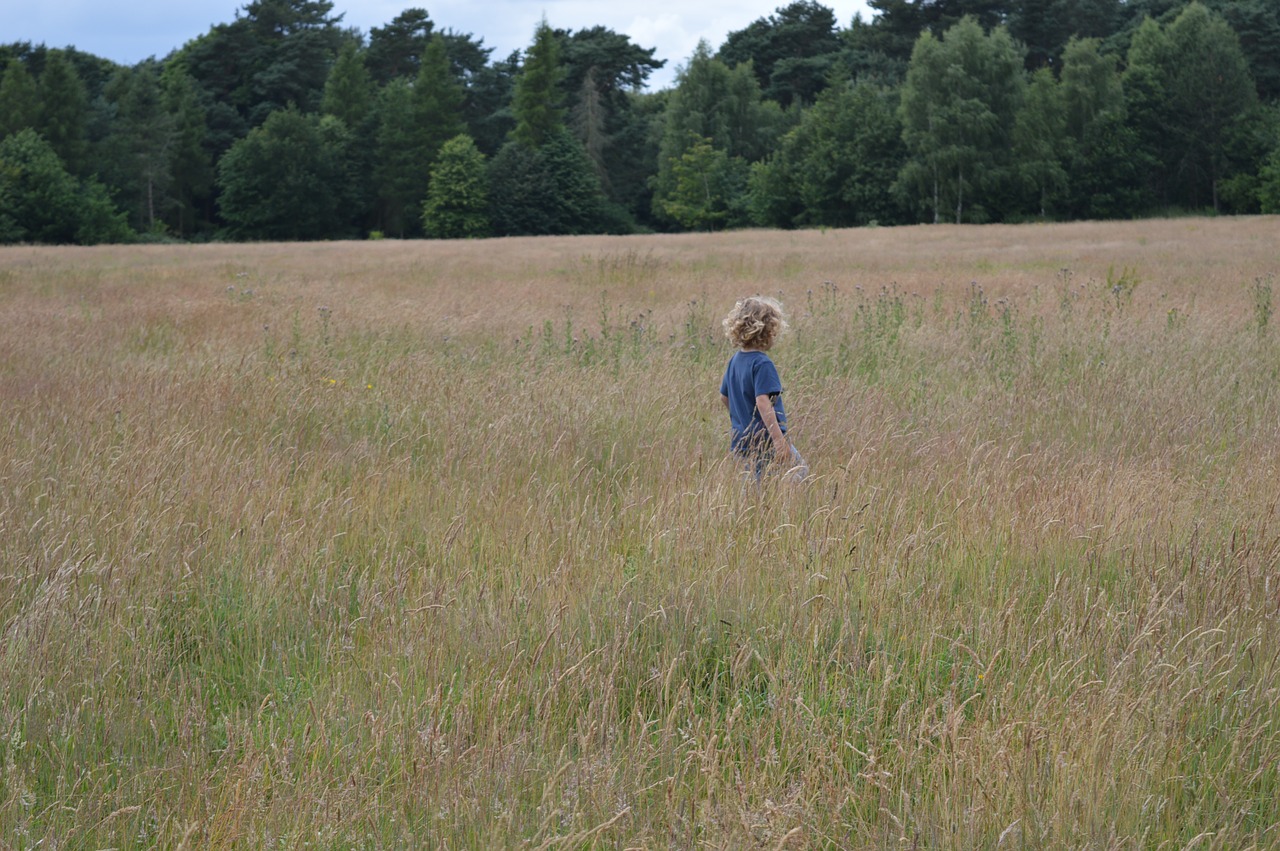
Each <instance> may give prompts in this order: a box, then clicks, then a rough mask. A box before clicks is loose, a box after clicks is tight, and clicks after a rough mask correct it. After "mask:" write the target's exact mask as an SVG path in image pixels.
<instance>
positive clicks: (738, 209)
mask: <svg viewBox="0 0 1280 851" xmlns="http://www.w3.org/2000/svg"><path fill="white" fill-rule="evenodd" d="M869 5H870V8H871V10H872V11H873V12H874V13H875V16H874V17H872V18H870V19H868V20H863V19H862V18H861V17H855V18H854V19H853V20H852V21H849V22H847V26H846V27H844V28H843V29H842V28H841V27H840V24H841V22H838V21H837V20H836V18H835V15H834V13H833V12H832V10H831V9H830V8H828V7H827V6H825V5H823V4H822V3H821V2H819V1H818V0H795V1H794V2H789V3H787V4H786V5H781V6H779V7H778V8H777V9H776V10H775V12H774V14H772V15H769V16H766V17H761V18H759V19H757V20H755V21H752V22H750V23H748V24H747V25H746V26H745V27H743V28H742V29H739V30H736V31H733V32H731V33H730V34H729V36H728V37H727V38H726V39H725V42H724V43H723V44H722V45H721V46H720V47H719V48H718V49H716V50H713V49H712V47H711V46H710V45H707V44H705V43H704V44H701V45H699V47H698V48H697V50H696V51H695V52H694V53H693V55H692V56H690V57H688V59H687V62H686V63H685V64H684V66H683V67H682V68H681V69H680V71H679V73H678V75H677V79H676V84H675V85H674V87H672V88H669V89H666V90H662V91H658V92H652V93H650V92H644V91H642V90H641V89H642V87H643V86H644V85H645V84H646V83H647V81H648V80H649V78H650V75H651V74H652V73H653V72H654V71H655V70H656V69H658V68H660V67H662V65H663V64H664V63H663V61H662V60H658V59H656V58H655V57H654V50H653V49H651V48H644V47H641V46H639V45H637V44H635V43H633V42H632V41H631V40H630V38H629V37H628V36H627V35H625V34H622V33H619V32H615V31H613V30H611V29H608V28H607V27H602V26H595V27H586V28H583V29H581V30H577V31H572V30H568V31H567V30H554V29H552V28H551V27H550V26H549V25H548V24H547V22H546V21H543V22H542V24H541V25H540V26H539V27H538V29H537V31H536V32H535V35H534V39H533V43H532V44H531V45H530V47H529V49H528V51H527V54H526V55H524V56H522V55H521V54H520V53H519V52H516V53H513V54H511V55H510V56H508V57H506V58H505V59H501V60H497V61H490V56H489V54H490V52H491V51H490V49H489V48H486V47H484V44H483V40H481V39H479V38H476V37H474V36H472V35H470V34H465V33H457V32H453V31H450V30H442V29H439V28H437V27H436V25H435V24H434V23H433V21H432V20H431V17H430V16H429V15H428V13H427V11H426V10H425V9H422V8H407V9H405V10H404V11H403V12H401V13H400V14H399V15H397V16H396V17H395V18H394V19H392V20H391V21H390V22H389V23H388V24H387V25H385V26H382V27H374V28H373V29H372V30H371V31H370V32H369V34H368V41H367V47H366V46H365V45H366V42H365V39H364V38H363V37H362V35H361V33H360V32H359V31H357V30H354V29H343V28H342V27H341V15H336V14H334V12H333V2H331V0H247V2H246V5H245V6H244V8H243V9H242V10H241V12H240V13H239V14H238V15H237V16H236V18H235V19H234V20H233V21H230V22H228V23H224V24H218V25H215V26H213V27H211V28H210V30H209V31H208V32H207V33H205V34H204V35H202V36H200V37H198V38H196V39H194V40H192V41H191V42H189V43H188V44H186V45H185V46H183V47H182V48H181V49H180V50H178V51H177V52H175V53H173V54H171V55H170V56H168V57H167V58H166V59H165V60H163V61H162V62H156V61H155V60H149V61H147V62H144V63H141V64H139V65H138V66H135V67H132V68H121V67H119V66H116V65H115V64H114V63H111V62H109V61H107V60H103V59H100V58H98V57H95V56H92V55H90V54H86V53H82V52H80V51H76V50H74V49H72V48H67V49H61V50H59V49H50V48H48V47H46V46H44V45H32V44H31V43H28V42H14V43H11V44H0V139H3V138H5V137H6V136H13V135H15V134H16V133H17V132H18V131H20V130H22V129H24V128H26V127H31V128H32V129H34V130H35V131H36V132H37V133H38V134H39V135H40V136H41V137H43V139H44V141H45V142H47V143H48V145H50V146H51V147H52V149H53V151H54V153H55V159H56V160H57V161H58V163H59V164H60V166H61V168H62V169H63V170H64V171H65V172H67V173H68V174H69V175H70V176H71V177H72V178H73V185H74V188H75V191H76V192H77V193H79V197H81V199H82V201H83V202H84V203H86V204H88V205H89V207H91V208H93V209H95V210H99V211H105V212H104V214H103V215H102V216H99V217H98V220H99V221H100V222H101V223H102V228H101V232H102V233H107V234H110V233H111V232H112V227H113V225H112V222H113V221H115V219H113V218H112V217H113V216H114V217H118V214H117V213H116V212H115V210H114V208H113V207H112V206H111V205H110V204H106V205H103V204H99V203H98V202H99V201H100V200H102V199H103V198H105V195H104V194H103V193H105V192H109V194H110V196H111V198H112V199H113V200H114V202H115V203H118V204H120V205H121V206H122V207H124V208H125V209H126V210H127V211H128V214H129V219H130V221H131V222H132V223H133V225H134V226H135V227H136V228H137V229H138V230H141V231H144V232H148V233H149V234H151V235H153V236H158V237H163V238H170V237H174V236H176V237H180V238H192V237H195V238H202V237H209V236H213V235H215V234H217V233H218V232H219V229H220V228H221V229H222V233H224V234H225V235H241V236H253V237H254V238H286V236H285V235H286V233H291V232H292V231H290V230H289V229H288V228H287V227H285V226H284V225H283V224H282V223H281V221H280V220H279V218H278V217H276V218H273V216H276V213H277V212H278V210H277V209H276V208H278V207H281V206H283V205H284V201H283V199H282V198H281V197H279V196H278V194H277V193H276V192H275V190H274V189H271V191H266V192H265V194H264V195H263V196H262V197H257V198H254V197H252V196H247V195H244V194H242V195H241V196H239V197H238V198H237V197H235V196H234V193H235V192H236V191H237V188H243V187H246V186H256V187H258V188H259V189H261V188H262V187H264V186H269V185H270V183H271V181H270V180H268V179H267V178H266V177H263V176H262V175H259V176H260V177H262V179H260V180H259V179H253V180H250V179H241V178H245V170H244V168H243V167H242V166H244V164H245V163H246V162H250V161H252V158H251V157H249V156H248V155H247V154H246V153H245V151H247V150H252V149H253V147H254V146H259V147H261V146H263V145H264V144H265V143H266V141H268V140H267V139H266V137H263V136H261V135H260V136H258V137H255V141H254V144H253V145H250V146H247V147H242V149H241V151H240V153H238V154H237V157H233V158H232V159H231V160H230V162H229V164H228V163H222V162H221V161H222V160H223V159H224V158H225V155H226V154H227V152H228V151H229V150H230V149H231V148H232V146H233V145H237V144H238V143H240V142H243V141H245V140H246V139H247V138H248V136H249V133H250V129H251V128H253V127H255V126H258V125H260V124H262V123H263V122H264V121H265V119H266V118H267V116H270V115H274V114H277V113H280V112H286V111H292V113H293V114H294V117H295V118H299V117H301V118H306V119H307V121H306V122H304V123H305V124H306V125H307V127H309V128H310V129H309V130H308V131H307V132H301V131H300V130H299V131H298V132H297V133H294V134H293V135H291V136H290V137H289V138H290V139H292V140H294V141H296V142H297V143H298V144H301V145H302V149H301V152H300V155H299V156H298V157H293V156H291V155H290V154H289V153H288V151H287V150H286V149H287V145H285V143H284V141H283V140H275V142H274V144H275V145H276V147H275V148H274V150H275V152H276V156H277V157H278V161H279V162H285V163H289V164H291V165H298V168H297V169H295V170H294V171H296V172H297V174H293V175H292V176H290V178H289V179H291V180H295V179H296V181H297V185H298V186H300V187H302V189H301V190H300V191H302V192H303V194H306V193H312V194H313V195H314V196H315V197H318V198H319V199H320V203H319V205H318V206H316V207H314V208H309V209H308V210H306V211H304V214H303V215H302V216H301V218H300V219H299V222H300V223H301V224H299V226H298V227H299V228H301V231H305V233H306V235H307V238H319V237H322V236H343V235H349V234H353V233H359V232H363V231H367V230H372V229H377V230H381V231H383V232H385V233H388V234H391V235H395V236H420V235H422V234H423V233H424V229H423V228H424V222H425V221H426V219H425V218H424V213H425V210H426V209H427V206H426V204H425V203H424V202H426V201H427V199H428V196H429V194H430V192H431V190H430V187H431V181H432V173H431V169H432V167H433V165H434V164H435V163H436V162H437V161H440V162H442V163H443V162H444V160H440V159H439V154H440V153H441V151H442V150H443V147H442V146H443V145H444V144H445V142H446V141H448V140H450V139H452V138H456V137H457V136H458V135H462V134H465V135H468V136H469V137H470V138H471V140H472V141H473V143H474V146H475V148H476V149H477V154H479V155H482V156H483V157H487V160H485V159H482V160H481V162H482V163H486V164H485V165H483V166H482V167H483V170H484V172H485V174H486V175H487V177H489V178H491V179H493V180H494V186H493V187H492V188H493V190H494V191H493V193H492V194H491V195H490V196H489V197H490V201H489V206H490V212H491V213H492V215H493V226H494V229H495V230H496V232H499V233H582V232H599V231H610V232H613V231H616V232H630V231H632V230H634V229H636V228H637V227H642V228H643V227H659V228H670V229H683V228H697V229H702V228H716V227H733V226H737V225H741V224H745V223H746V222H747V213H748V211H750V218H751V220H752V221H754V222H756V223H759V224H767V225H772V226H777V227H813V226H823V227H827V226H830V227H842V226H850V225H859V224H867V223H871V222H879V223H890V222H899V221H912V220H919V219H921V218H923V219H935V220H939V221H940V220H944V219H946V220H950V221H968V222H982V221H992V220H1019V219H1022V218H1025V217H1027V216H1032V215H1036V216H1046V217H1055V218H1058V217H1122V216H1136V215H1143V214H1146V213H1149V212H1150V211H1152V210H1154V209H1165V208H1175V209H1176V208H1182V209H1197V208H1208V207H1212V208H1214V209H1216V210H1218V211H1220V212H1226V213H1250V212H1258V211H1260V210H1262V209H1264V208H1267V209H1271V208H1272V206H1274V197H1275V189H1274V186H1273V182H1274V173H1275V168H1274V163H1275V159H1274V157H1275V155H1274V153H1273V152H1274V151H1275V149H1276V148H1277V146H1280V110H1277V109H1276V108H1275V107H1274V106H1273V104H1274V103H1275V100H1276V98H1277V97H1280V3H1276V2H1274V0H870V3H869ZM1002 26H1007V27H1008V31H1007V32H1006V31H1005V30H1004V29H1002V28H1001V27H1002ZM922 34H927V35H926V38H921V36H922ZM929 39H932V40H931V41H929ZM1024 47H1025V49H1023V48H1024ZM913 56H914V57H915V59H914V60H913V59H912V57H913ZM1020 63H1024V64H1023V66H1022V67H1025V68H1027V69H1032V70H1036V69H1042V68H1048V69H1052V73H1051V74H1050V73H1048V72H1046V73H1041V74H1037V75H1034V76H1032V75H1026V74H1024V73H1022V72H1021V70H1020V68H1019V64H1020ZM1120 67H1123V68H1124V71H1123V74H1121V72H1120V71H1119V68H1120ZM909 69H910V71H911V73H910V75H908V70H909ZM783 105H785V106H786V109H785V110H784V109H783ZM318 112H323V113H325V114H326V115H328V116H332V118H331V119H330V120H328V121H326V122H321V121H320V120H319V119H318V118H316V114H317V113H318ZM295 129H297V128H295ZM274 130H275V131H277V132H279V131H281V130H282V126H276V127H274ZM268 135H270V134H268ZM321 138H322V139H323V140H324V141H323V144H320V143H318V142H317V141H316V140H317V139H321ZM513 140H515V141H516V142H517V143H518V144H519V145H522V146H523V150H517V149H516V148H511V147H508V146H506V143H507V142H510V141H513ZM36 160H38V161H42V160H41V158H40V157H36ZM295 161H296V162H295ZM448 162H450V168H452V167H453V166H454V165H455V164H456V163H455V161H454V159H453V158H450V159H449V160H448ZM467 162H468V163H469V166H468V167H469V168H471V169H472V171H474V170H475V168H474V163H473V162H472V161H471V160H467ZM215 164H217V165H219V166H228V168H226V169H223V174H224V176H225V177H226V179H225V180H224V181H222V182H218V181H215V180H214V179H213V178H214V174H215V173H217V171H218V169H216V168H215ZM55 171H56V170H50V169H46V170H45V171H44V172H42V173H43V174H46V176H47V175H52V174H54V173H55ZM304 173H305V174H307V175H311V176H312V177H314V176H315V175H316V174H330V175H332V179H333V182H332V185H331V186H329V187H327V188H326V189H325V190H324V191H323V192H322V191H321V190H320V189H319V188H318V187H317V186H316V185H314V181H312V180H311V178H308V179H306V180H304V179H302V177H301V175H302V174H304ZM90 174H93V175H96V176H97V177H98V179H99V180H100V181H101V183H100V184H98V183H81V182H79V181H81V180H82V179H83V178H85V177H86V176H88V175H90ZM284 176H285V175H281V176H280V177H281V178H282V179H283V177H284ZM232 178H235V179H232ZM454 179H455V178H453V177H451V178H450V180H454ZM46 183H48V184H49V185H55V184H57V181H52V180H51V179H50V180H46ZM103 185H105V187H106V189H104V188H103ZM12 188H13V187H12V185H10V186H9V189H7V190H6V192H7V193H8V194H7V195H6V198H7V199H8V200H5V201H4V202H3V203H4V204H5V205H7V206H6V209H16V207H15V205H17V204H18V203H19V202H18V201H15V200H13V192H12ZM223 190H229V191H231V192H232V194H233V198H232V199H231V201H230V203H229V204H224V205H222V206H221V207H219V204H218V201H219V199H218V194H219V192H220V191H223ZM442 190H443V187H442ZM255 191H258V190H257V189H255ZM699 193H700V194H699ZM64 194H65V193H64ZM453 194H457V193H456V192H455V193H453ZM335 196H336V197H340V198H341V199H342V201H341V205H342V212H341V214H340V215H339V214H336V213H333V212H332V209H331V208H330V207H329V206H328V204H329V201H330V200H331V198H332V197H335ZM431 197H432V198H434V199H435V201H434V203H435V205H436V208H437V209H443V207H441V204H443V199H444V198H445V197H446V196H444V195H440V194H438V193H437V194H435V195H432V196H431ZM250 202H251V203H250ZM95 205H96V206H95ZM55 208H56V207H55ZM56 209H61V208H56ZM219 209H222V210H224V211H229V218H228V219H227V220H226V221H223V220H221V219H220V218H219V215H218V211H219ZM249 211H253V212H252V214H250V212H249ZM264 211H265V212H264ZM273 211H274V212H273ZM266 212H270V213H271V214H270V215H266V214H265V213H266ZM255 216H256V218H255ZM233 219H234V220H233ZM80 221H81V222H82V221H83V217H82V219H81V220H80ZM320 221H324V222H329V223H330V225H331V226H332V229H331V230H329V231H327V232H324V233H321V230H322V229H323V228H322V227H321V226H320V225H318V224H317V222H320ZM224 226H225V227H224ZM18 227H19V225H18V224H17V220H16V219H14V218H13V216H12V215H9V216H8V218H7V219H5V220H4V221H3V222H0V231H3V233H4V235H5V237H6V238H17V237H16V236H14V234H16V233H17V232H18ZM24 227H25V226H24ZM69 227H70V226H69ZM79 227H80V226H79V225H78V224H77V225H75V227H70V230H68V229H67V228H64V229H63V232H62V233H61V235H58V236H56V239H60V240H69V239H80V238H81V236H77V235H75V234H80V233H81V231H80V230H78V229H77V228H79ZM442 227H443V226H442ZM69 232H74V233H73V235H72V236H67V235H66V234H67V233H69ZM437 232H444V231H443V230H441V229H438V230H437ZM40 238H41V239H54V238H55V237H53V236H42V237H40Z"/></svg>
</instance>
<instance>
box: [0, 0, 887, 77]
mask: <svg viewBox="0 0 1280 851" xmlns="http://www.w3.org/2000/svg"><path fill="white" fill-rule="evenodd" d="M787 2H789V0H435V2H421V1H420V0H394V2H387V0H336V2H334V9H333V11H334V13H335V14H339V13H341V14H343V15H344V17H343V19H342V22H343V24H344V25H345V26H349V27H356V28H358V29H360V30H361V31H362V32H364V33H365V34H366V35H367V34H368V32H369V30H370V28H371V27H378V26H383V25H384V24H386V23H388V22H389V21H390V20H391V19H392V18H394V17H395V16H396V15H398V14H400V12H402V11H404V10H405V9H407V8H412V7H414V6H418V7H420V8H425V9H426V10H427V11H428V13H429V14H430V15H431V19H432V20H433V21H434V22H435V24H436V27H437V28H440V29H453V30H455V31H457V32H463V33H471V34H472V35H473V36H475V37H477V38H482V39H484V44H485V46H486V47H492V48H494V51H493V54H492V57H493V58H495V59H498V58H503V57H505V56H507V55H508V54H509V53H511V51H513V50H522V49H524V48H525V47H527V46H528V44H529V43H530V42H531V41H532V40H533V30H534V27H536V26H537V23H538V21H539V19H540V18H541V17H542V16H543V15H544V14H545V15H546V17H547V23H549V24H550V25H551V26H553V27H556V28H558V29H570V30H577V29H583V28H586V27H592V26H596V25H601V26H606V27H609V28H610V29H612V30H615V31H616V32H620V33H625V34H626V35H628V36H630V37H631V40H632V41H633V42H635V43H636V44H638V45H640V46H641V47H653V48H657V52H656V56H657V58H659V59H665V60H667V65H666V67H664V68H663V69H662V70H661V71H659V72H658V73H656V74H654V75H653V77H652V78H651V80H650V86H651V87H654V88H661V87H664V86H667V85H670V83H671V81H672V79H673V77H674V75H675V69H676V66H677V65H681V64H683V63H684V62H685V60H687V59H688V58H689V56H690V55H691V54H692V53H693V49H694V47H695V46H697V44H698V40H699V39H706V40H707V41H708V42H709V43H710V44H711V47H712V49H715V48H716V47H719V46H720V44H721V43H722V42H723V41H724V37H725V35H727V34H728V33H729V32H731V31H733V30H739V29H742V28H744V27H746V26H747V25H748V24H750V23H751V22H752V21H754V20H756V19H757V18H762V17H767V16H768V15H771V14H773V12H774V11H776V9H777V8H778V7H779V6H785V5H786V4H787ZM246 3H247V0H122V2H118V3H113V2H106V1H105V0H0V41H3V42H13V41H30V42H33V43H35V44H41V43H43V44H46V45H48V46H49V47H68V46H71V47H76V48H78V49H80V50H83V51H86V52H88V53H93V54H96V55H98V56H102V57H105V58H107V59H111V60H113V61H115V62H119V63H121V64H127V65H132V64H134V63H136V62H139V61H141V60H143V59H146V58H147V57H148V56H155V57H157V58H159V57H163V56H165V55H166V54H168V53H169V51H171V50H173V49H175V48H178V47H181V46H182V45H183V44H185V43H186V42H187V41H189V40H190V39H192V38H195V37H196V36H198V35H200V34H202V33H205V32H207V31H208V30H209V28H210V27H211V26H213V25H214V24H220V23H226V22H228V21H231V20H234V18H235V14H236V11H237V10H238V9H242V8H244V6H245V4H246ZM823 5H825V6H827V8H829V9H832V10H834V11H835V13H836V22H837V24H838V25H839V26H841V27H847V26H848V25H849V22H850V21H852V20H853V16H854V14H855V13H857V12H859V11H860V12H862V15H863V17H864V18H867V19H870V13H869V12H868V10H867V6H866V3H865V2H863V0H827V2H824V4H823Z"/></svg>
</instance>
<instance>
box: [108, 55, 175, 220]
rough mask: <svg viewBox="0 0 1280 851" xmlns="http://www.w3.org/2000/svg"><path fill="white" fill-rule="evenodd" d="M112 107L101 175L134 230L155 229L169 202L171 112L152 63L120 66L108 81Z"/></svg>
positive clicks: (171, 135) (172, 130) (172, 135)
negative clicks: (109, 132) (111, 188)
mask: <svg viewBox="0 0 1280 851" xmlns="http://www.w3.org/2000/svg"><path fill="white" fill-rule="evenodd" d="M105 94H106V97H107V100H108V102H109V103H111V104H112V105H113V106H114V108H115V115H116V119H115V121H114V122H113V125H112V132H111V135H110V136H109V137H108V138H107V139H106V140H105V141H104V142H103V144H102V150H103V151H105V152H106V153H107V154H108V156H107V158H106V159H107V162H108V163H109V165H110V166H111V168H110V169H109V170H108V171H107V173H106V174H104V177H105V178H106V179H107V180H108V181H109V183H110V184H111V186H112V187H113V188H114V189H115V190H116V193H117V197H118V198H119V199H120V200H121V202H122V204H123V205H124V208H125V210H126V211H127V213H128V215H129V221H130V224H131V225H132V226H133V227H134V228H135V229H136V230H139V231H142V232H153V231H156V230H157V229H158V228H157V224H158V222H159V220H160V218H161V216H162V214H163V212H164V210H165V208H166V207H167V206H168V198H169V189H170V185H171V182H172V174H171V172H170V165H171V162H170V157H169V151H170V148H171V147H172V144H173V138H174V121H173V116H172V114H171V113H170V112H169V110H168V109H167V108H166V105H165V103H164V99H163V92H162V90H161V87H160V73H159V70H158V69H157V67H156V65H155V64H154V63H150V62H148V63H142V64H140V65H138V66H137V67H136V68H122V69H120V70H119V71H118V72H117V73H116V76H115V77H113V78H112V80H111V82H109V83H108V84H107V88H106V92H105Z"/></svg>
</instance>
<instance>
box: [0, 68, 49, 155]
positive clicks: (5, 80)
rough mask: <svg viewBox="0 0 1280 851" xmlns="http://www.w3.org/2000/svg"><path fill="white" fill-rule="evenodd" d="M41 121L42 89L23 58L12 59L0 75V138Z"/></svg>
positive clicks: (34, 125)
mask: <svg viewBox="0 0 1280 851" xmlns="http://www.w3.org/2000/svg"><path fill="white" fill-rule="evenodd" d="M39 122H40V90H39V88H38V87H37V86H36V81H35V80H33V79H32V78H31V75H30V74H29V73H27V66H26V63H24V62H23V61H22V60H21V59H17V58H14V59H10V60H9V62H8V64H7V65H6V66H5V69H4V75H3V76H0V139H3V138H4V137H5V136H11V135H13V134H14V133H17V132H18V131H19V130H25V129H26V128H28V127H33V128H34V127H36V126H37V125H38V124H39Z"/></svg>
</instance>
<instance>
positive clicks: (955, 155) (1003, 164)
mask: <svg viewBox="0 0 1280 851" xmlns="http://www.w3.org/2000/svg"><path fill="white" fill-rule="evenodd" d="M1021 68H1022V55H1021V53H1020V52H1019V50H1018V48H1017V47H1016V46H1015V45H1014V43H1013V41H1012V39H1010V38H1009V36H1008V33H1006V32H1005V31H1004V30H1002V29H997V30H995V31H994V32H992V33H991V35H989V36H988V35H984V34H983V32H982V28H981V27H980V26H979V25H978V23H977V21H975V20H974V19H972V18H965V19H963V20H961V21H960V23H958V24H956V25H955V26H954V27H952V28H951V29H949V30H947V32H946V33H945V34H944V35H943V37H942V38H941V39H937V38H934V37H933V35H931V34H930V33H927V32H926V33H924V34H923V35H921V36H920V40H919V41H918V42H917V43H916V47H915V50H914V51H913V52H912V54H911V66H910V69H909V70H908V71H907V81H906V84H905V85H904V86H903V89H902V105H901V107H900V112H901V116H902V124H903V140H904V141H905V142H906V144H907V148H908V150H909V151H910V155H911V157H910V159H909V160H908V161H907V163H906V165H905V166H904V167H903V169H902V173H901V177H900V186H901V187H902V191H903V192H904V193H905V194H906V195H908V196H909V197H912V198H913V199H914V201H915V205H916V206H917V207H918V208H919V209H921V210H922V211H927V214H928V215H930V216H931V217H932V219H933V221H934V222H938V221H941V220H942V218H943V211H944V209H946V210H948V211H951V210H954V220H955V222H956V223H957V224H958V223H960V222H963V221H966V220H967V221H983V220H985V219H986V218H987V217H989V216H990V214H991V209H987V208H984V206H983V205H984V204H985V203H988V202H989V201H990V199H992V197H993V196H995V195H997V194H998V193H999V192H1000V191H1001V189H1002V188H1004V187H1003V186H1002V184H1003V183H1006V182H1007V181H1009V180H1011V179H1012V178H1013V175H1012V173H1011V166H1012V162H1011V157H1010V151H1011V148H1012V141H1013V139H1012V132H1011V131H1012V129H1013V126H1014V120H1015V119H1014V117H1015V115H1016V114H1017V111H1018V110H1019V109H1020V108H1021V105H1022V99H1023V96H1024V93H1025V89H1026V80H1025V78H1024V76H1023V74H1022V73H1021ZM993 208H996V209H998V207H995V206H994V205H993Z"/></svg>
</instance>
